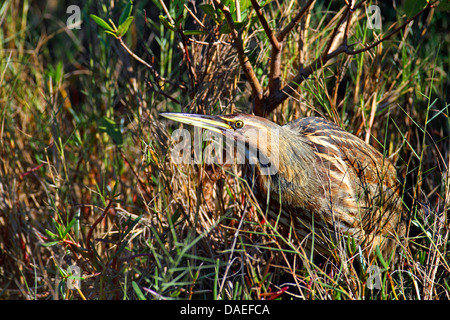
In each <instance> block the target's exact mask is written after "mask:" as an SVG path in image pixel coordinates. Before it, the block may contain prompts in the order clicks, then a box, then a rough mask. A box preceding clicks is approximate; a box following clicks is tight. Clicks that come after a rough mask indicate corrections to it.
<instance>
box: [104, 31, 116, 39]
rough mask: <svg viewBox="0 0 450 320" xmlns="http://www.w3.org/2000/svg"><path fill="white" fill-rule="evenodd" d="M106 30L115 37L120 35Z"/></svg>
mask: <svg viewBox="0 0 450 320" xmlns="http://www.w3.org/2000/svg"><path fill="white" fill-rule="evenodd" d="M105 32H106V33H109V34H110V35H112V36H114V37H115V38H118V37H117V34H116V33H115V32H111V31H106V30H105Z"/></svg>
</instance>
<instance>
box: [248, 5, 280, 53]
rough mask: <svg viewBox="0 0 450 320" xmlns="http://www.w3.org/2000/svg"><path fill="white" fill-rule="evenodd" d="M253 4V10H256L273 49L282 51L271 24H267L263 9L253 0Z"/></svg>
mask: <svg viewBox="0 0 450 320" xmlns="http://www.w3.org/2000/svg"><path fill="white" fill-rule="evenodd" d="M251 2H252V6H253V9H255V12H256V16H257V17H258V19H259V22H261V25H262V27H263V29H264V31H265V32H266V35H267V37H268V38H269V41H270V44H271V45H272V47H274V48H276V49H278V50H280V49H281V48H280V43H279V42H278V39H277V37H276V36H275V34H274V33H273V32H272V30H271V29H270V27H269V24H268V23H267V20H266V17H265V16H264V13H263V11H262V8H261V6H260V5H259V3H258V1H257V0H251Z"/></svg>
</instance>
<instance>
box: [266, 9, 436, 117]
mask: <svg viewBox="0 0 450 320" xmlns="http://www.w3.org/2000/svg"><path fill="white" fill-rule="evenodd" d="M364 2H365V0H362V1H360V2H359V3H358V4H356V5H355V6H354V7H353V8H351V4H349V5H348V7H347V8H346V10H345V11H344V14H343V15H342V17H341V18H340V20H339V22H338V24H337V27H336V29H335V30H334V32H333V33H332V35H331V37H330V40H329V42H328V43H327V47H326V49H325V50H324V51H323V53H322V54H321V55H320V56H319V57H318V58H317V59H315V60H314V61H313V62H312V63H311V64H309V65H308V66H306V67H305V68H303V67H301V68H300V70H299V72H298V74H297V75H296V76H295V77H294V78H293V79H292V80H291V81H290V82H289V84H287V85H286V86H284V88H283V89H281V90H279V91H278V92H276V93H274V94H272V95H271V96H270V99H267V100H265V101H264V105H263V110H262V112H261V113H260V114H262V115H267V114H269V113H271V112H272V111H273V110H275V109H276V108H277V107H278V106H279V105H280V104H281V103H282V102H283V101H285V100H286V99H287V98H288V97H289V96H291V95H293V94H294V92H295V91H296V90H297V88H298V87H299V86H300V84H301V83H302V82H303V81H304V80H305V79H306V78H308V77H309V76H310V75H311V74H313V73H314V72H315V71H317V70H319V69H320V68H322V67H323V66H324V65H325V64H326V63H327V62H328V61H329V60H331V59H333V58H334V57H336V56H338V55H340V54H342V53H345V54H348V55H355V54H358V53H362V52H365V51H368V50H370V49H372V48H374V47H376V46H378V45H379V44H380V43H382V42H383V41H386V40H388V39H389V38H391V37H392V36H393V35H394V34H396V33H397V32H399V31H400V30H402V29H403V28H405V27H406V26H407V25H408V24H409V23H410V22H411V21H414V20H415V19H417V17H419V16H420V15H421V14H422V13H423V12H424V11H426V10H428V9H429V8H431V7H432V6H433V4H434V3H431V2H429V3H428V5H427V6H426V7H425V8H423V9H422V10H421V11H419V12H418V13H417V14H416V15H414V17H412V18H409V19H407V20H406V21H405V22H404V23H403V24H402V25H400V26H399V27H397V28H395V29H394V30H393V31H392V32H390V33H389V34H388V35H387V36H385V37H383V38H382V39H380V40H378V41H376V42H374V43H372V44H370V45H368V46H366V47H364V48H362V49H359V50H349V49H350V47H353V46H355V45H356V44H351V45H348V44H347V37H348V31H349V24H350V22H349V20H350V19H351V15H352V14H353V11H354V10H356V9H357V8H359V7H360V6H361V5H362V4H363V3H364ZM346 17H347V19H348V21H347V25H346V28H345V35H344V38H343V42H342V44H341V45H340V46H339V47H338V48H337V49H336V50H334V51H332V52H331V53H329V52H328V50H330V48H331V44H332V42H333V39H334V38H335V37H336V34H337V29H338V27H339V26H340V25H341V23H342V22H343V21H344V19H345V18H346ZM278 39H279V37H278Z"/></svg>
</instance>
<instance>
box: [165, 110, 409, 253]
mask: <svg viewBox="0 0 450 320" xmlns="http://www.w3.org/2000/svg"><path fill="white" fill-rule="evenodd" d="M163 116H165V117H167V118H169V119H172V120H176V121H179V122H184V123H188V124H191V125H194V126H200V127H204V128H206V129H210V130H213V131H215V132H218V133H220V134H222V135H223V136H226V137H228V138H232V139H234V140H235V141H236V142H241V143H240V145H239V144H238V147H237V148H238V151H241V152H243V153H244V154H245V157H246V159H247V161H246V163H245V165H244V169H245V170H244V172H245V178H246V180H247V181H248V182H249V184H250V186H251V187H252V189H253V192H254V193H255V195H256V197H257V198H258V199H259V203H260V205H261V207H262V209H263V211H265V212H268V213H269V214H270V215H271V216H272V217H273V218H275V219H277V220H278V221H279V222H281V223H282V224H283V225H285V226H288V227H294V228H295V229H296V231H297V234H298V235H299V237H300V238H301V239H303V240H305V243H306V244H307V247H308V248H307V249H310V248H311V247H314V250H315V251H317V252H319V253H323V254H326V253H329V252H330V251H332V250H333V248H335V246H336V245H337V243H338V241H340V240H342V239H344V240H345V239H346V238H348V237H352V238H353V239H354V240H355V241H356V242H357V243H358V244H359V245H361V248H362V251H363V252H364V253H365V255H366V256H370V255H372V254H373V251H374V248H375V246H377V245H378V246H380V248H381V250H382V252H384V253H385V255H388V254H389V252H391V250H392V249H393V248H394V247H395V243H396V239H398V238H399V237H402V236H403V235H404V233H405V230H404V229H405V227H404V221H402V216H403V212H404V209H403V205H402V199H401V191H402V190H401V183H399V181H398V179H397V172H396V170H395V168H394V166H393V165H392V164H391V163H390V161H389V160H387V159H386V158H385V157H384V156H383V155H382V154H381V153H380V152H378V151H377V150H376V149H375V148H373V147H372V146H370V145H368V144H367V143H365V142H364V141H362V140H361V139H359V138H357V137H356V136H354V135H352V134H350V133H348V132H346V131H344V130H342V129H341V128H339V127H338V126H337V125H336V124H334V123H332V122H330V121H327V120H325V119H322V118H302V119H299V120H296V121H292V122H290V123H288V124H286V125H284V126H279V125H277V124H275V123H273V122H271V121H269V120H267V119H264V118H260V117H256V116H253V115H247V114H232V115H223V116H204V115H191V114H163ZM261 132H262V133H263V135H262V136H263V137H264V138H263V139H262V138H261V136H260V135H259V133H261ZM275 138H276V139H275ZM261 159H264V160H261ZM267 159H269V160H270V161H267ZM268 168H270V169H271V170H269V171H268V170H267V169H268Z"/></svg>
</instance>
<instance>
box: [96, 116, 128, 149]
mask: <svg viewBox="0 0 450 320" xmlns="http://www.w3.org/2000/svg"><path fill="white" fill-rule="evenodd" d="M98 129H99V131H100V132H106V133H107V134H108V135H109V136H110V137H111V138H112V139H113V140H114V142H115V143H116V144H117V145H118V146H119V147H120V146H122V144H123V137H122V132H120V128H119V126H118V125H117V124H116V123H115V122H114V120H112V119H109V118H107V117H103V118H101V119H100V123H99V126H98Z"/></svg>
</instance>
